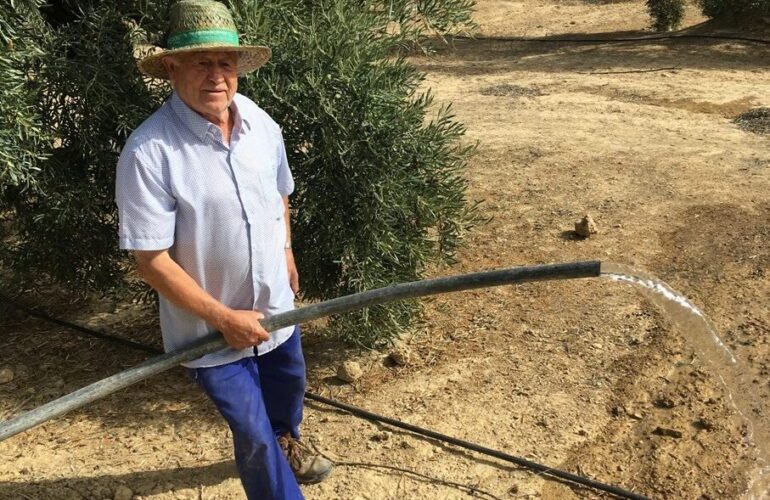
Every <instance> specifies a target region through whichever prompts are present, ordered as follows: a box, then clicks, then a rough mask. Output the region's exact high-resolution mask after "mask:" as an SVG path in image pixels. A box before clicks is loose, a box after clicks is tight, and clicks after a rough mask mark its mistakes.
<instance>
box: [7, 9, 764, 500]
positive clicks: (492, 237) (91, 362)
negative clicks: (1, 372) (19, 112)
mask: <svg viewBox="0 0 770 500" xmlns="http://www.w3.org/2000/svg"><path fill="white" fill-rule="evenodd" d="M476 19H477V21H478V22H479V24H480V27H481V33H482V34H484V35H490V36H519V35H526V36H545V35H549V36H550V35H559V34H566V33H576V34H583V35H591V37H592V38H599V37H612V36H635V35H642V34H649V33H648V32H642V30H644V29H645V27H646V25H648V24H649V20H648V18H647V16H646V13H645V10H644V2H643V1H641V0H634V1H629V2H610V1H607V2H601V1H598V0H595V1H588V0H585V1H579V0H562V1H560V0H521V1H499V0H479V1H478V10H477V13H476ZM701 21H702V19H700V18H698V16H697V13H696V12H695V11H694V10H690V11H688V15H687V19H686V23H687V24H688V25H690V26H694V25H696V24H697V23H699V22H701ZM691 29H692V30H693V31H694V32H698V33H703V32H707V31H704V29H705V28H703V27H698V26H695V27H693V28H691ZM698 30H700V31H698ZM756 35H761V36H764V37H765V38H770V25H768V26H767V29H763V28H762V26H761V25H759V27H758V28H757V29H756V30H755V32H754V33H753V35H752V36H756ZM413 62H414V64H416V65H417V66H418V67H420V68H421V69H422V70H424V71H425V72H426V73H427V81H426V88H427V87H430V88H432V89H433V92H434V93H435V95H436V97H437V100H438V101H439V102H452V103H453V106H454V111H455V113H456V115H457V117H458V119H459V120H460V121H462V122H463V123H464V124H465V125H466V126H467V128H468V135H467V137H468V140H469V141H478V143H479V148H478V153H477V154H476V156H475V157H474V158H473V159H472V161H471V163H470V170H469V172H468V175H469V178H470V180H471V186H470V193H469V194H470V197H471V198H472V199H473V200H481V201H483V205H482V207H483V211H484V213H485V215H487V216H489V217H490V218H491V220H490V222H489V223H488V224H486V225H484V226H481V227H479V228H477V229H476V230H474V231H473V232H472V233H471V234H470V235H469V236H468V239H467V245H466V246H465V247H464V249H463V250H462V252H461V254H460V256H459V257H460V259H459V264H458V265H456V266H454V267H451V268H440V269H436V270H435V271H434V273H433V274H434V275H443V274H454V273H460V272H471V271H477V270H486V269H493V268H501V267H507V266H513V265H524V264H535V263H546V262H567V261H574V260H584V259H599V260H602V261H610V262H618V263H623V264H627V265H631V266H634V267H637V268H640V269H646V270H648V271H649V272H650V273H652V274H654V275H655V276H657V277H659V278H660V279H662V280H665V281H666V282H668V283H669V284H670V285H671V286H673V287H674V288H675V289H677V290H679V291H681V292H683V293H684V294H685V295H686V296H687V297H689V298H690V299H691V300H692V302H693V303H695V304H696V305H697V306H698V307H699V308H701V309H702V310H703V311H704V312H705V313H706V314H707V315H708V316H709V317H710V319H711V320H712V322H713V324H714V325H715V327H716V329H717V331H718V332H719V333H720V335H721V336H722V337H723V338H724V339H725V341H726V343H727V344H728V345H729V346H730V348H731V349H733V351H734V353H735V354H736V356H737V357H738V358H739V363H740V366H742V367H745V369H746V370H748V371H749V373H751V374H753V381H752V382H751V383H752V386H751V387H742V388H739V389H737V391H734V392H737V393H740V394H741V395H743V396H746V397H748V398H749V399H751V400H752V401H753V403H754V405H755V410H754V416H753V417H754V418H755V419H756V420H757V422H760V424H761V423H763V422H767V418H768V412H770V404H768V393H769V392H770V387H769V386H768V373H770V306H768V304H770V277H769V275H768V269H770V250H768V242H770V136H767V135H759V134H753V133H750V132H747V131H744V130H742V129H740V128H739V127H738V126H737V125H736V124H735V123H734V122H733V119H734V118H735V117H736V116H737V115H739V114H740V113H743V112H745V111H747V110H749V109H752V108H758V107H770V72H768V67H769V66H770V46H768V45H758V44H749V43H742V42H738V41H727V40H714V39H688V40H675V41H670V40H669V41H646V42H627V43H610V42H607V43H578V42H566V41H565V42H558V43H557V42H551V43H525V42H511V41H490V40H473V41H466V40H463V41H456V42H455V43H454V45H453V46H452V47H445V48H442V49H440V50H439V51H438V53H437V54H436V55H434V56H432V57H422V56H420V57H415V58H414V59H413ZM586 213H589V214H591V215H592V216H593V218H594V219H595V220H596V222H597V224H598V226H599V233H598V234H595V235H593V236H592V237H590V238H587V239H577V238H575V237H574V235H573V233H572V232H571V231H572V229H573V224H574V222H575V220H577V219H579V218H580V217H581V216H583V215H584V214H586ZM47 306H48V307H49V308H50V309H51V310H53V311H54V312H56V311H57V305H56V304H53V303H51V304H47ZM427 310H428V313H427V318H426V319H427V321H426V324H425V326H424V328H422V330H421V331H420V332H417V333H416V334H415V335H414V336H412V337H410V339H408V340H407V341H406V345H407V346H408V348H409V349H411V352H412V357H411V361H410V363H409V364H408V365H406V366H391V365H390V364H389V363H386V362H384V361H383V359H384V353H367V352H357V351H354V350H350V349H346V348H344V347H343V346H341V345H339V344H338V343H336V342H334V341H332V340H330V339H327V338H324V336H323V335H322V334H321V333H320V332H319V331H318V329H315V328H313V326H312V325H309V326H308V327H307V328H306V329H305V339H304V342H305V349H306V354H307V360H308V368H309V373H308V376H309V382H310V389H311V390H312V391H314V392H316V393H320V394H322V395H325V396H329V397H333V398H336V399H339V400H341V401H345V402H348V403H351V404H354V405H358V406H361V407H364V408H366V409H369V410H371V411H374V412H377V413H381V414H384V415H387V416H390V417H395V418H399V419H402V420H404V421H407V422H409V423H412V424H415V425H419V426H424V427H428V428H430V429H434V430H436V431H439V432H443V433H446V434H449V435H452V436H455V437H459V438H463V439H467V440H471V441H474V442H477V443H479V444H482V445H485V446H488V447H491V448H495V449H498V450H502V451H505V452H507V453H510V454H513V455H517V456H521V457H524V458H527V459H530V460H533V461H537V462H541V463H544V464H546V465H549V466H552V467H557V468H561V469H564V470H568V471H571V472H575V473H579V474H583V475H586V476H589V477H592V478H595V479H597V480H600V481H603V482H606V483H609V484H613V485H617V486H620V487H623V488H625V489H629V490H632V491H634V492H636V493H640V494H644V495H647V496H650V497H653V498H703V499H722V498H741V497H743V496H744V492H745V491H746V489H747V486H748V484H749V482H750V481H751V479H752V477H754V476H755V469H756V467H757V449H756V448H757V446H760V447H764V449H768V446H770V443H767V442H765V443H764V444H762V443H755V442H752V441H751V440H750V439H748V438H747V434H748V429H747V426H746V424H745V423H744V422H743V421H742V420H741V419H740V418H738V417H737V415H736V412H735V410H734V408H733V406H732V405H731V404H730V394H729V393H728V392H727V391H726V390H725V388H724V387H723V386H722V385H721V384H720V383H719V380H718V377H717V376H715V375H714V372H713V370H712V368H711V365H709V364H708V363H707V362H705V361H704V360H703V359H702V358H699V357H698V356H697V355H695V354H694V351H693V348H692V347H691V346H690V345H689V344H688V343H687V342H685V341H684V340H683V336H682V335H681V332H679V331H677V329H676V328H674V326H673V325H672V323H671V321H670V320H669V318H668V317H666V315H664V314H663V313H661V311H660V310H658V309H657V308H655V307H654V306H653V305H652V304H651V303H649V302H648V301H647V300H646V299H644V298H643V297H642V295H640V294H639V293H638V291H637V290H635V289H633V288H632V287H630V286H627V285H623V284H620V283H614V282H611V281H609V280H603V279H588V280H578V281H571V282H549V283H538V284H526V285H519V286H514V287H501V288H495V289H486V290H481V291H474V292H466V293H462V294H455V295H446V296H440V297H437V298H434V299H432V300H430V301H429V302H428V303H427ZM60 312H61V310H60ZM2 314H3V316H2V318H1V319H0V327H1V328H2V330H3V335H2V337H1V338H0V352H2V353H3V358H2V359H1V360H0V368H2V367H7V368H10V369H11V370H12V371H13V373H14V379H13V380H12V381H10V382H6V383H3V384H0V418H1V419H6V418H8V417H10V416H11V415H14V414H17V413H19V412H21V411H23V410H28V409H31V408H33V407H35V406H37V405H39V404H41V403H43V402H45V401H48V400H50V399H52V398H54V397H57V396H60V395H62V394H65V393H67V392H70V391H72V390H74V389H77V388H79V387H81V386H83V385H85V384H86V383H89V382H92V381H95V380H98V379H100V378H102V377H105V376H107V375H109V374H112V373H115V372H117V371H119V370H121V369H124V368H127V367H130V366H132V365H135V364H136V363H138V362H140V361H141V360H142V359H145V355H144V354H142V353H138V352H135V351H132V350H130V349H126V348H123V347H120V346H116V345H111V344H107V343H104V342H102V341H99V340H95V339H84V338H82V337H78V336H76V335H73V334H72V333H68V332H66V330H62V329H58V328H54V327H51V326H50V325H46V324H43V323H41V322H40V321H38V320H34V319H29V318H26V317H24V316H23V315H21V314H16V313H13V312H12V311H10V310H3V311H2ZM67 317H68V319H70V320H73V321H80V322H82V323H87V324H89V325H92V326H98V327H101V328H103V329H105V330H112V331H116V332H120V333H122V334H125V335H126V336H130V338H132V339H135V340H138V341H142V342H147V343H154V344H155V345H157V344H158V338H157V336H158V333H157V327H156V326H155V324H154V322H153V320H151V319H148V318H147V316H146V315H145V314H144V313H143V311H141V310H137V309H136V308H135V307H133V306H131V305H130V304H120V305H117V306H115V305H114V304H106V303H105V304H94V305H93V307H90V308H87V309H84V310H82V311H79V312H74V313H73V312H72V311H70V312H69V314H68V316H67ZM347 359H352V360H357V361H358V362H360V363H361V365H362V366H363V368H364V375H363V376H362V378H361V379H359V380H358V381H356V382H355V383H354V384H342V383H340V382H339V381H338V380H337V379H335V378H334V374H335V370H336V367H337V365H338V364H339V363H341V362H342V361H344V360H347ZM51 381H53V383H52V382H51ZM306 410H307V411H306V421H305V425H304V433H305V436H306V437H307V439H308V440H309V441H310V442H312V443H313V444H315V445H316V446H317V447H318V448H319V449H321V450H323V451H324V452H326V453H327V454H328V455H329V456H330V457H332V458H333V459H334V460H336V461H338V462H340V464H339V465H338V466H337V468H336V470H335V471H334V473H333V474H332V476H331V477H330V478H329V479H328V480H327V481H326V482H324V483H322V484H320V485H315V486H309V487H306V488H305V489H304V491H305V494H306V495H307V497H308V498H312V499H337V498H340V499H391V498H392V499H401V498H436V499H438V498H440V499H445V498H449V499H454V498H457V499H459V498H466V497H468V496H470V494H469V493H468V492H467V489H465V490H464V489H463V488H461V487H460V486H457V485H454V486H453V485H450V484H446V482H453V483H458V484H460V485H467V486H471V487H475V488H478V489H479V490H483V491H485V492H487V493H488V495H484V494H482V493H477V494H476V496H479V497H483V498H502V499H507V498H601V497H604V496H607V495H604V494H600V493H597V492H595V491H593V490H589V489H586V488H577V487H574V486H570V485H566V484H563V483H559V482H556V481H553V480H550V479H547V478H544V477H542V476H540V475H537V474H533V473H531V472H529V471H527V470H525V469H522V468H520V467H517V466H513V465H512V464H509V463H506V462H503V461H500V460H497V459H493V458H490V457H487V456H483V455H479V454H477V453H474V452H469V451H464V450H461V449H458V448H455V447H453V446H447V445H444V444H442V443H439V442H436V441H432V440H430V439H426V438H421V437H416V436H414V435H412V434H409V433H406V432H401V431H398V430H394V429H392V428H388V427H385V426H380V425H375V424H372V423H369V422H367V421H363V420H360V419H356V418H353V417H351V416H349V415H346V414H344V413H341V412H339V411H335V410H331V409H329V408H327V407H325V406H323V405H320V404H315V403H312V404H308V405H307V407H306ZM769 425H770V424H769ZM768 428H770V427H768ZM765 434H766V433H765ZM230 447H231V444H230V441H229V431H228V430H227V429H226V427H225V425H224V423H223V422H222V421H221V419H220V418H219V416H218V415H217V414H216V413H215V410H214V409H213V407H212V406H211V405H210V404H209V403H208V402H207V401H206V399H205V397H204V396H203V395H202V394H200V393H199V392H198V391H197V390H196V389H195V388H194V387H193V385H192V384H191V383H190V382H188V380H187V379H186V378H185V376H184V374H183V372H182V370H172V371H170V372H168V373H166V374H163V375H161V376H157V377H155V378H152V379H150V380H148V381H145V382H143V383H140V384H137V385H136V386H133V387H131V388H129V389H126V390H123V391H120V392H119V393H117V394H115V395H113V396H110V397H108V398H106V399H104V400H102V401H100V402H98V403H95V404H92V405H90V406H88V407H87V408H84V409H81V410H78V411H75V412H72V413H70V414H68V415H66V416H64V417H61V418H58V419H56V420H54V421H51V422H49V423H47V424H45V425H43V426H41V427H38V428H35V429H33V430H30V431H28V432H25V433H23V434H20V435H17V436H15V437H13V438H11V439H9V440H7V441H5V442H3V443H0V498H3V499H5V498H8V499H81V498H87V499H96V500H102V499H107V498H130V497H131V495H132V494H133V495H134V498H137V499H138V498H143V499H153V500H161V499H185V498H186V499H220V498H221V499H238V498H242V497H243V494H242V490H241V489H240V485H239V482H238V480H237V476H236V472H235V468H234V465H233V462H232V459H231V456H232V455H231V449H230ZM382 466H391V467H399V468H403V469H408V470H411V471H414V472H416V473H419V474H423V475H425V476H428V477H427V478H426V477H420V476H417V475H415V474H410V473H406V472H403V471H397V470H393V469H388V468H386V467H382ZM442 481H443V483H442ZM129 490H130V491H129ZM121 495H123V496H122V497H121Z"/></svg>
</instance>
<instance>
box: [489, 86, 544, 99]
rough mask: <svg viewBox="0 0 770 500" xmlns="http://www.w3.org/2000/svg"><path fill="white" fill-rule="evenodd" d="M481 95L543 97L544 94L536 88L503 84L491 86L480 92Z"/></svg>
mask: <svg viewBox="0 0 770 500" xmlns="http://www.w3.org/2000/svg"><path fill="white" fill-rule="evenodd" d="M480 93H481V95H489V96H496V97H529V98H532V97H537V96H539V95H543V92H542V91H541V90H540V89H538V88H535V87H524V86H521V85H512V84H510V83H501V84H499V85H490V86H488V87H484V88H483V89H481V91H480Z"/></svg>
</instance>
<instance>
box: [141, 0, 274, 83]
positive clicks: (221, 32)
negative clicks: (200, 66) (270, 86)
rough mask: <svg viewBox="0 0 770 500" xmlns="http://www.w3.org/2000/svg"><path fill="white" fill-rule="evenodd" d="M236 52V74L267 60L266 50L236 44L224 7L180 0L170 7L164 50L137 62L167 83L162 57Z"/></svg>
mask: <svg viewBox="0 0 770 500" xmlns="http://www.w3.org/2000/svg"><path fill="white" fill-rule="evenodd" d="M201 50H206V51H223V52H237V53H238V55H239V58H238V74H239V75H245V74H246V73H250V72H252V71H254V70H255V69H257V68H259V67H260V66H262V65H263V64H265V62H267V60H268V59H270V55H271V52H270V49H269V48H268V47H262V46H259V45H239V44H238V31H237V29H236V28H235V22H233V17H232V15H231V14H230V11H229V10H227V7H226V6H225V5H224V4H222V3H220V2H216V1H214V0H180V1H178V2H177V3H175V4H174V5H172V6H171V10H170V13H169V25H168V30H167V31H166V48H165V49H163V50H161V51H160V52H156V53H154V54H151V55H149V56H147V57H145V58H144V59H142V60H141V61H140V62H139V69H140V70H141V71H142V72H143V73H145V74H147V75H149V76H152V77H154V78H162V79H164V80H168V74H167V73H166V67H165V66H164V65H163V58H164V57H166V56H168V55H172V54H184V53H186V52H198V51H201Z"/></svg>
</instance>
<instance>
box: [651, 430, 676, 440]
mask: <svg viewBox="0 0 770 500" xmlns="http://www.w3.org/2000/svg"><path fill="white" fill-rule="evenodd" d="M652 433H653V434H655V435H657V436H666V437H672V438H676V439H679V438H681V437H682V431H678V430H676V429H669V428H667V427H656V428H655V430H653V431H652Z"/></svg>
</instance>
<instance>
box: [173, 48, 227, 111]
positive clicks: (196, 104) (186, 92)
mask: <svg viewBox="0 0 770 500" xmlns="http://www.w3.org/2000/svg"><path fill="white" fill-rule="evenodd" d="M164 63H165V64H166V69H167V71H168V75H169V77H170V79H171V83H172V85H173V87H174V90H176V92H177V94H179V97H180V98H181V99H182V101H184V103H185V104H187V105H188V106H190V107H191V108H192V109H194V110H195V111H197V112H198V113H199V114H201V115H203V117H204V118H206V119H208V120H210V121H212V122H217V121H220V120H222V119H225V118H226V117H227V108H228V107H229V106H230V103H231V102H232V101H233V96H234V95H235V92H236V91H237V90H238V72H237V70H238V54H237V53H235V52H191V53H189V54H179V55H176V56H169V57H166V58H165V59H164Z"/></svg>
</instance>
